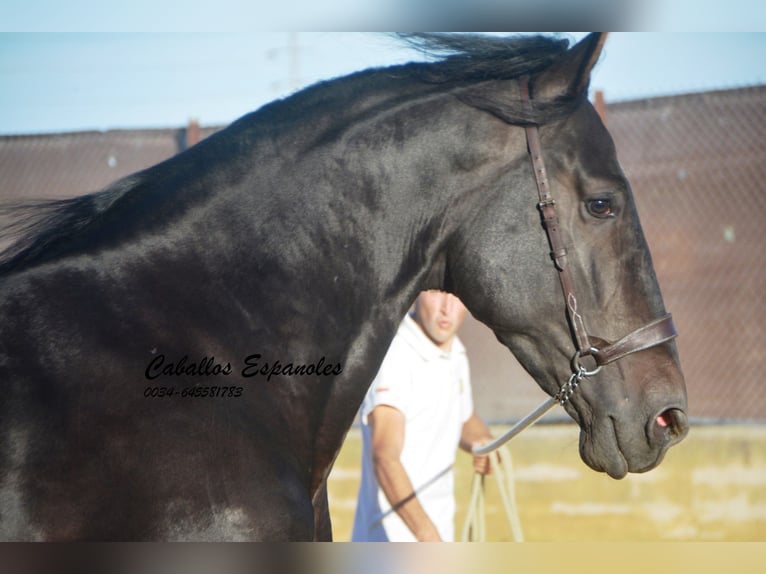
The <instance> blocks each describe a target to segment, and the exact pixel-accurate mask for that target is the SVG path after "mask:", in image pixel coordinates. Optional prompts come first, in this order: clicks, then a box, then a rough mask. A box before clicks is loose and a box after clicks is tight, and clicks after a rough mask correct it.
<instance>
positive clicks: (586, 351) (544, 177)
mask: <svg viewBox="0 0 766 574" xmlns="http://www.w3.org/2000/svg"><path fill="white" fill-rule="evenodd" d="M519 87H520V89H521V101H522V103H523V104H524V106H525V107H526V109H527V110H530V111H531V109H532V100H531V98H530V95H529V77H528V76H523V77H521V78H519ZM524 131H525V133H526V136H527V148H528V150H529V157H530V159H531V160H532V167H533V169H534V172H535V182H536V183H537V193H538V196H539V199H540V201H539V203H538V204H537V207H538V209H539V210H540V215H541V218H542V223H543V227H544V228H545V232H546V234H547V236H548V243H549V245H550V248H551V252H550V254H551V259H553V263H554V264H555V266H556V270H557V271H558V276H559V282H560V283H561V292H562V293H563V295H564V301H565V303H566V313H567V318H568V320H569V326H570V328H571V330H572V335H573V338H574V341H575V344H576V346H577V350H576V351H575V354H574V356H573V357H572V375H571V376H570V377H569V380H568V381H567V382H566V383H565V384H564V385H563V386H562V387H561V388H560V389H559V391H558V392H557V393H556V394H555V395H553V396H552V397H551V398H549V399H548V400H547V401H545V402H544V403H543V404H541V405H540V406H539V407H538V408H537V409H535V410H534V411H533V412H532V413H530V414H529V415H527V416H526V417H524V418H523V419H522V420H520V421H519V422H518V423H517V424H516V425H515V426H514V427H513V428H511V429H510V430H509V431H508V432H506V433H505V434H504V435H503V436H501V437H499V438H497V439H496V440H494V441H492V442H491V443H488V444H486V445H483V446H481V447H477V448H474V449H473V452H474V453H475V454H487V453H489V452H491V451H493V450H495V449H496V448H498V447H499V446H501V445H502V444H505V443H506V442H508V441H509V440H510V439H511V438H513V437H514V436H516V435H517V434H518V433H520V432H521V431H522V430H524V429H525V428H526V427H528V426H530V425H531V424H532V423H534V422H535V421H536V420H537V419H539V418H540V417H541V416H543V414H545V413H546V412H547V411H548V410H549V409H550V408H551V407H553V406H554V405H556V404H560V405H562V406H563V405H565V404H566V403H567V401H569V399H570V398H571V396H572V395H573V394H574V392H575V390H576V389H577V386H578V385H579V384H580V382H581V381H582V380H583V379H584V378H586V377H589V376H592V375H595V374H596V373H598V372H599V371H600V370H601V367H603V366H604V365H608V364H609V363H612V362H614V361H617V360H619V359H622V358H623V357H626V356H627V355H630V354H632V353H637V352H638V351H643V350H645V349H649V348H651V347H655V346H657V345H660V344H662V343H665V342H666V341H669V340H671V339H673V338H674V337H676V336H677V335H678V332H677V331H676V328H675V325H673V317H672V316H671V315H670V314H667V315H665V316H663V317H660V318H659V319H655V320H654V321H651V322H649V323H647V324H646V325H643V326H642V327H639V328H638V329H635V330H634V331H631V332H630V333H628V334H627V335H625V336H624V337H622V338H621V339H620V340H618V341H616V342H613V343H610V342H608V341H605V340H604V339H601V338H600V337H596V336H593V335H589V334H588V331H587V329H586V328H585V321H584V320H583V317H582V315H580V313H579V312H578V310H577V295H576V293H575V288H574V281H573V280H572V273H571V271H570V269H569V266H568V264H567V249H566V247H565V245H564V240H563V238H562V236H561V228H560V227H559V218H558V214H557V212H556V201H555V200H554V199H553V196H552V195H551V191H550V186H549V185H548V173H547V171H546V169H545V162H544V161H543V154H542V150H541V147H540V131H539V128H538V126H537V125H534V124H528V125H526V126H524ZM586 356H589V357H592V358H593V360H594V361H595V362H596V366H595V368H593V369H592V370H588V369H586V368H585V367H584V366H583V365H582V364H581V362H580V360H581V359H582V357H586Z"/></svg>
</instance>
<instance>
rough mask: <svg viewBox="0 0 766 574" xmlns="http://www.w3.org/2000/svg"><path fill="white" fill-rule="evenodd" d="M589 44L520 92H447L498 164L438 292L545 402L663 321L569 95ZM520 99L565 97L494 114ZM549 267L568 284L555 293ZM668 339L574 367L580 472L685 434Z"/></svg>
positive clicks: (614, 182) (584, 115) (575, 94)
mask: <svg viewBox="0 0 766 574" xmlns="http://www.w3.org/2000/svg"><path fill="white" fill-rule="evenodd" d="M602 45H603V37H602V36H599V35H591V36H590V37H588V38H586V39H585V40H583V41H581V42H580V43H579V44H577V45H576V46H575V47H573V48H572V49H570V50H568V51H565V52H563V53H562V54H561V55H560V56H559V57H558V58H557V59H556V60H555V61H554V62H553V63H552V64H551V65H549V66H547V67H546V68H545V69H543V70H541V71H539V72H538V73H535V74H532V75H531V76H530V77H529V79H528V86H525V85H522V83H519V82H518V81H515V82H509V81H504V82H497V83H496V84H495V86H488V85H484V86H482V87H481V92H480V93H477V92H473V93H471V92H470V91H467V93H466V94H462V95H461V98H462V99H463V100H464V101H467V102H469V103H471V104H473V105H474V106H475V107H478V108H480V109H482V110H483V111H486V112H490V114H491V115H492V116H494V118H492V120H493V121H495V124H496V126H495V129H496V130H499V131H503V130H504V131H505V132H506V136H507V139H502V138H500V139H498V140H497V141H501V142H502V145H503V146H504V148H505V149H504V151H505V153H506V155H507V158H508V163H507V165H508V169H507V172H506V173H505V174H503V176H501V177H499V178H498V180H497V183H496V184H495V185H494V186H493V190H492V192H491V194H490V195H491V199H490V200H489V201H488V203H487V204H486V205H485V206H484V209H482V210H481V212H479V213H477V214H476V216H475V218H473V219H472V220H471V221H470V225H466V226H465V227H464V228H462V229H461V231H460V233H459V234H457V235H456V236H455V238H454V239H453V242H452V250H451V252H450V255H449V258H448V262H447V271H446V277H447V279H446V281H447V285H448V287H449V288H450V289H451V290H454V291H455V292H456V293H457V294H458V295H459V296H460V297H461V298H462V299H463V300H464V301H465V303H466V305H467V306H468V308H469V309H470V310H471V312H472V313H473V314H474V315H475V316H476V317H477V318H478V319H480V320H482V321H483V322H485V323H487V324H488V325H489V326H490V327H491V328H492V329H493V331H494V332H495V335H496V336H497V338H498V339H499V340H500V341H501V342H502V343H503V344H504V345H506V346H507V347H508V348H509V349H510V350H511V351H512V352H513V353H514V355H515V356H516V357H517V358H518V359H519V361H520V362H521V364H522V365H523V366H524V367H525V368H526V369H527V370H528V371H529V373H530V374H531V375H532V376H533V377H534V378H535V380H536V381H537V382H538V384H539V385H540V386H541V387H542V389H543V390H545V391H546V392H547V393H549V394H551V395H554V394H555V393H558V392H559V390H560V388H561V387H562V384H563V383H564V382H566V381H567V380H568V379H569V378H570V377H571V376H572V373H573V368H572V364H571V363H572V358H573V356H575V359H577V361H576V362H577V363H578V366H577V367H576V368H575V369H574V370H575V372H576V371H577V369H578V368H580V363H582V364H583V365H585V364H586V362H587V361H590V360H592V359H587V360H586V359H584V358H582V357H581V355H588V354H592V355H594V356H595V357H596V359H598V358H599V355H598V354H599V352H601V351H602V350H603V349H604V348H609V344H610V343H609V342H610V341H617V340H620V339H623V337H624V336H625V335H626V334H627V333H632V332H635V331H636V330H637V329H638V330H640V329H641V327H642V326H644V325H647V324H651V323H653V322H654V321H656V320H658V319H660V318H662V317H664V316H666V311H665V308H664V305H663V301H662V297H661V294H660V288H659V285H658V282H657V279H656V276H655V273H654V269H653V265H652V259H651V256H650V253H649V249H648V246H647V243H646V240H645V239H644V236H643V232H642V229H641V225H640V222H639V217H638V212H637V210H636V206H635V203H634V199H633V196H632V192H631V189H630V185H629V183H628V181H627V179H626V177H625V175H624V174H623V172H622V170H621V168H620V165H619V163H618V160H617V154H616V150H615V146H614V144H613V142H612V139H611V137H610V135H609V133H608V131H607V129H606V128H605V126H604V124H603V123H602V120H601V119H600V117H599V115H598V114H597V113H596V111H595V110H594V108H593V107H592V106H591V105H590V103H588V102H587V101H585V99H584V97H583V94H584V93H585V90H587V86H588V83H589V77H590V72H591V69H592V67H593V66H594V64H595V62H596V61H597V60H598V57H599V54H600V52H601V49H602ZM525 82H527V80H524V83H525ZM528 92H529V93H531V96H527V95H526V94H527V93H528ZM525 98H531V99H529V100H528V101H527V102H526V104H527V109H528V111H530V113H531V112H533V111H534V109H535V108H536V109H538V110H539V109H544V108H545V106H553V105H555V104H556V103H557V102H558V103H563V102H567V101H569V102H571V109H570V110H569V111H568V112H566V113H563V114H559V116H556V115H553V116H552V117H550V118H548V119H547V121H541V120H540V119H539V118H531V117H529V118H524V117H523V116H519V117H520V119H519V117H517V118H510V119H509V118H508V117H505V112H504V110H508V109H511V108H512V107H513V106H514V105H515V106H516V108H518V109H522V110H523V109H524V105H523V104H524V103H525V101H524V100H525ZM519 102H521V106H520V107H519V105H517V104H519ZM485 115H486V114H485ZM520 123H527V124H529V123H535V124H540V125H539V139H540V149H541V150H542V151H541V153H542V158H543V161H544V169H545V170H546V171H547V181H545V182H543V185H546V186H548V188H549V189H548V190H547V192H548V193H549V194H550V197H551V198H552V201H550V202H549V203H552V202H553V201H555V210H556V215H557V218H558V221H557V223H556V225H557V231H556V237H555V238H553V237H546V231H545V229H544V226H543V225H541V216H540V211H541V210H542V209H543V208H542V207H541V205H542V204H544V203H546V202H541V201H540V197H539V195H538V194H539V189H536V187H539V186H540V184H539V183H538V182H537V180H539V175H538V176H537V177H536V175H535V173H534V171H535V170H536V169H537V168H533V162H532V161H530V159H529V155H528V150H527V140H526V139H525V131H524V129H523V126H520V125H519V124H520ZM534 129H535V130H537V127H535V128H534ZM498 137H499V136H498ZM530 148H531V145H530ZM538 153H539V151H538ZM532 155H535V154H534V153H532ZM538 203H539V205H537V206H536V204H538ZM549 243H550V244H549ZM553 243H559V245H552V244H553ZM549 253H551V255H552V256H553V258H554V259H555V262H552V261H551V257H550V256H549ZM563 267H566V268H567V271H566V273H567V274H568V276H569V277H568V281H569V282H571V283H572V284H573V285H570V286H569V288H570V289H571V290H572V292H571V293H568V292H567V290H566V289H567V288H565V290H564V296H563V297H562V289H561V287H560V283H561V281H560V279H559V278H558V277H557V276H558V275H559V274H560V273H561V270H562V268H563ZM557 268H558V269H557ZM575 293H576V296H575ZM663 323H668V321H664V322H663ZM668 328H669V329H672V327H668ZM581 332H582V333H587V335H585V337H586V341H588V342H587V343H586V345H587V348H585V349H583V348H582V347H583V343H582V341H581V340H580V336H581V335H580V333H581ZM639 332H640V331H639ZM670 338H671V336H665V337H662V338H661V341H655V342H654V343H653V344H652V345H640V344H639V345H637V348H634V349H633V350H638V348H640V349H642V350H640V352H633V353H630V354H628V355H626V356H624V357H621V358H619V360H615V361H613V362H609V364H605V365H603V368H599V369H597V368H596V364H595V363H588V366H582V369H583V372H584V371H588V373H591V372H593V374H590V375H589V376H586V377H584V378H583V380H582V384H581V385H580V386H579V388H578V389H577V391H576V392H575V393H574V394H573V395H572V397H571V399H570V400H569V401H568V402H567V403H566V405H565V407H566V410H567V412H568V413H569V414H570V415H571V416H572V418H574V420H575V421H577V423H578V424H579V426H580V428H581V435H580V436H581V438H580V453H581V456H582V458H583V460H584V461H585V462H586V463H587V464H588V465H589V466H590V467H592V468H593V469H595V470H599V471H604V472H606V473H608V474H609V475H610V476H612V477H615V478H621V477H623V476H625V475H626V474H627V473H628V472H643V471H647V470H649V469H651V468H653V467H655V466H656V465H657V464H659V462H660V461H661V460H662V458H663V456H664V454H665V452H666V450H667V449H668V447H669V446H671V445H672V444H675V443H677V442H678V441H680V440H681V439H682V438H683V437H684V436H685V435H686V433H687V431H688V422H687V417H686V414H685V410H686V390H685V383H684V378H683V375H682V372H681V368H680V363H679V359H678V355H677V351H676V348H675V345H674V343H673V342H672V341H671V340H669V339H670ZM644 347H648V348H644ZM576 350H577V353H576V354H575V351H576ZM580 359H582V361H581V360H580ZM596 370H597V371H598V372H597V373H596V372H595V371H596Z"/></svg>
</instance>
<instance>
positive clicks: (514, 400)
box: [0, 86, 766, 420]
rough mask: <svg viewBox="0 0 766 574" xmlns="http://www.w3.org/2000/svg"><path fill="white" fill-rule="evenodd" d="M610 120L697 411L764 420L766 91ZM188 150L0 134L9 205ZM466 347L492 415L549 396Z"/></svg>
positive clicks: (510, 365) (119, 135)
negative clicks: (761, 231) (761, 385)
mask: <svg viewBox="0 0 766 574" xmlns="http://www.w3.org/2000/svg"><path fill="white" fill-rule="evenodd" d="M606 122H607V125H608V127H609V130H610V132H611V133H612V135H613V137H614V140H615V144H616V146H617V151H618V154H619V157H620V160H621V163H622V165H623V167H624V169H625V172H626V174H627V176H628V179H629V180H630V181H631V184H632V186H633V191H634V194H635V197H636V202H637V204H638V208H639V212H640V215H641V220H642V223H643V225H644V231H645V233H646V236H647V240H648V241H649V244H650V247H651V249H652V253H653V257H654V262H655V268H656V270H657V274H658V277H659V280H660V284H661V286H662V289H663V293H664V296H665V303H666V306H667V307H668V309H669V310H670V311H671V312H672V313H673V314H674V317H675V320H676V325H677V326H678V328H679V331H680V333H681V335H680V337H679V340H678V345H679V350H680V353H681V360H682V363H683V366H684V370H685V373H686V376H687V384H688V389H689V406H690V414H691V415H692V416H693V417H697V418H740V419H766V394H764V393H758V392H757V391H758V385H759V381H758V377H759V375H760V371H761V367H764V366H766V361H765V360H764V351H763V346H764V341H765V340H766V332H765V327H764V325H766V303H764V297H763V291H764V286H766V276H765V275H766V266H765V265H764V263H763V258H764V256H763V253H762V251H763V247H764V246H766V242H764V239H762V237H761V235H760V234H759V233H758V231H759V229H758V227H760V226H761V225H762V221H764V218H765V217H766V193H764V190H763V183H762V182H766V86H759V87H754V88H745V89H737V90H728V91H719V92H707V93H701V94H691V95H683V96H673V97H664V98H652V99H646V100H637V101H631V102H621V103H615V104H608V105H607V107H606ZM215 129H216V128H207V129H204V130H202V132H203V133H202V135H203V137H204V136H205V135H208V134H209V133H211V132H212V131H215ZM185 140H186V130H185V129H179V130H125V131H107V132H81V133H68V134H50V135H36V136H10V137H0V199H4V198H9V197H41V196H42V197H62V196H70V195H76V194H78V193H81V192H86V191H94V190H97V189H100V188H102V187H104V186H105V185H107V184H108V183H110V182H111V181H114V180H115V179H117V178H119V177H122V176H124V175H127V174H129V173H132V172H134V171H137V170H139V169H143V168H145V167H148V166H150V165H152V164H154V163H157V162H159V161H161V160H163V159H165V158H167V157H169V156H171V155H173V154H174V153H176V152H178V151H179V150H180V149H182V148H183V147H184V146H185V145H186V144H185ZM461 338H462V339H463V341H464V343H465V344H466V347H467V348H468V351H469V354H470V357H471V361H472V373H473V379H474V387H475V389H476V406H477V410H478V412H479V413H480V414H482V416H484V417H485V418H488V419H492V420H508V419H509V418H511V419H513V418H518V417H520V416H522V415H523V414H526V412H527V411H529V410H530V409H531V408H532V407H534V406H536V405H537V404H538V403H539V402H540V401H541V400H542V399H543V398H544V395H543V394H542V392H541V391H540V390H539V389H538V388H537V386H536V385H535V384H534V383H533V382H532V381H531V379H530V378H529V376H528V375H526V373H524V372H523V370H522V369H521V368H520V367H519V366H518V364H517V363H516V362H515V360H513V358H512V357H511V356H510V353H508V351H507V350H506V349H505V348H504V347H502V346H500V344H499V343H497V341H496V340H495V339H494V336H493V335H492V333H491V332H490V331H489V330H488V329H487V328H486V327H484V326H483V325H480V324H478V323H477V322H476V321H473V320H469V321H468V322H467V323H466V325H465V326H464V327H463V330H462V331H461ZM558 416H560V413H558Z"/></svg>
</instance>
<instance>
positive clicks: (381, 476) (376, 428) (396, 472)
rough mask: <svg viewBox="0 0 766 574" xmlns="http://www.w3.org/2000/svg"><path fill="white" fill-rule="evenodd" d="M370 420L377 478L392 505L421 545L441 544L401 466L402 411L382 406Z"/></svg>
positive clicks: (372, 413) (374, 412)
mask: <svg viewBox="0 0 766 574" xmlns="http://www.w3.org/2000/svg"><path fill="white" fill-rule="evenodd" d="M368 420H369V423H370V426H371V427H372V462H373V466H374V467H375V477H376V478H377V479H378V484H379V485H380V488H381V489H382V490H383V493H384V494H385V495H386V498H387V499H388V502H389V503H390V504H391V506H392V507H393V508H395V509H396V513H397V514H398V515H399V517H400V518H401V519H402V520H403V521H404V523H405V524H406V525H407V528H409V529H410V531H411V532H412V533H413V534H414V535H415V538H417V539H418V540H419V541H422V542H427V541H439V540H441V537H440V536H439V532H438V530H437V529H436V526H435V525H434V523H433V522H432V521H431V519H430V518H429V517H428V515H427V514H426V512H425V510H423V507H422V506H421V504H420V501H419V500H418V497H417V496H415V495H414V490H415V489H414V488H413V486H412V482H411V481H410V477H409V476H408V475H407V471H406V470H405V469H404V466H403V465H402V462H401V454H402V449H403V448H404V415H403V414H402V412H401V411H399V410H398V409H395V408H393V407H389V406H386V405H379V406H377V407H375V408H374V409H373V410H372V412H371V413H370V414H369V415H368ZM405 499H406V501H405ZM402 501H405V502H402Z"/></svg>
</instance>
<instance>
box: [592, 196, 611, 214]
mask: <svg viewBox="0 0 766 574" xmlns="http://www.w3.org/2000/svg"><path fill="white" fill-rule="evenodd" d="M587 205H588V212H589V213H590V214H591V215H593V216H595V217H612V216H613V215H614V211H613V210H612V201H611V200H610V199H606V198H599V199H591V200H590V201H588V204H587Z"/></svg>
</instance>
